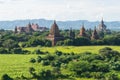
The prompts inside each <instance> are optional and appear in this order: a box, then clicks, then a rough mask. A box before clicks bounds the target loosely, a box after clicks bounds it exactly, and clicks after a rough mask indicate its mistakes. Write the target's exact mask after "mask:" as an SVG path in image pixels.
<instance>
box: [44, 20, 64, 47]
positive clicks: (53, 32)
mask: <svg viewBox="0 0 120 80" xmlns="http://www.w3.org/2000/svg"><path fill="white" fill-rule="evenodd" d="M46 39H48V40H50V41H52V46H54V45H56V43H57V42H58V41H60V40H63V39H64V37H63V36H61V35H60V32H59V28H58V25H57V24H56V21H54V23H53V24H52V26H51V29H50V32H49V35H48V36H47V37H46Z"/></svg>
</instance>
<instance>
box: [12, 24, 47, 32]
mask: <svg viewBox="0 0 120 80" xmlns="http://www.w3.org/2000/svg"><path fill="white" fill-rule="evenodd" d="M46 30H48V28H46V27H39V25H38V24H34V23H32V24H31V23H29V24H28V25H26V26H25V27H21V26H16V27H15V31H14V32H15V33H23V32H25V33H29V32H34V31H46Z"/></svg>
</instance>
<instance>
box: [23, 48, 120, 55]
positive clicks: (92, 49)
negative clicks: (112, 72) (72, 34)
mask: <svg viewBox="0 0 120 80" xmlns="http://www.w3.org/2000/svg"><path fill="white" fill-rule="evenodd" d="M104 47H110V48H112V49H113V50H117V51H119V52H120V46H56V47H40V46H38V47H29V48H24V49H25V50H29V51H34V50H36V49H40V50H41V51H43V52H46V51H47V52H50V53H54V52H55V51H56V50H58V51H62V52H64V53H70V52H74V53H77V54H79V53H83V52H91V53H98V52H99V49H101V48H104Z"/></svg>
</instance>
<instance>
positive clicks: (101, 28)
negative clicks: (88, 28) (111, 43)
mask: <svg viewBox="0 0 120 80" xmlns="http://www.w3.org/2000/svg"><path fill="white" fill-rule="evenodd" d="M106 28H107V26H106V25H105V24H104V21H103V18H102V20H101V22H100V24H99V25H98V29H97V30H98V32H106V31H107V29H106Z"/></svg>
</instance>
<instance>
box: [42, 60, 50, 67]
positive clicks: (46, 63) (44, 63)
mask: <svg viewBox="0 0 120 80" xmlns="http://www.w3.org/2000/svg"><path fill="white" fill-rule="evenodd" d="M49 64H50V61H49V60H44V61H42V65H44V66H47V65H49Z"/></svg>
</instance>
